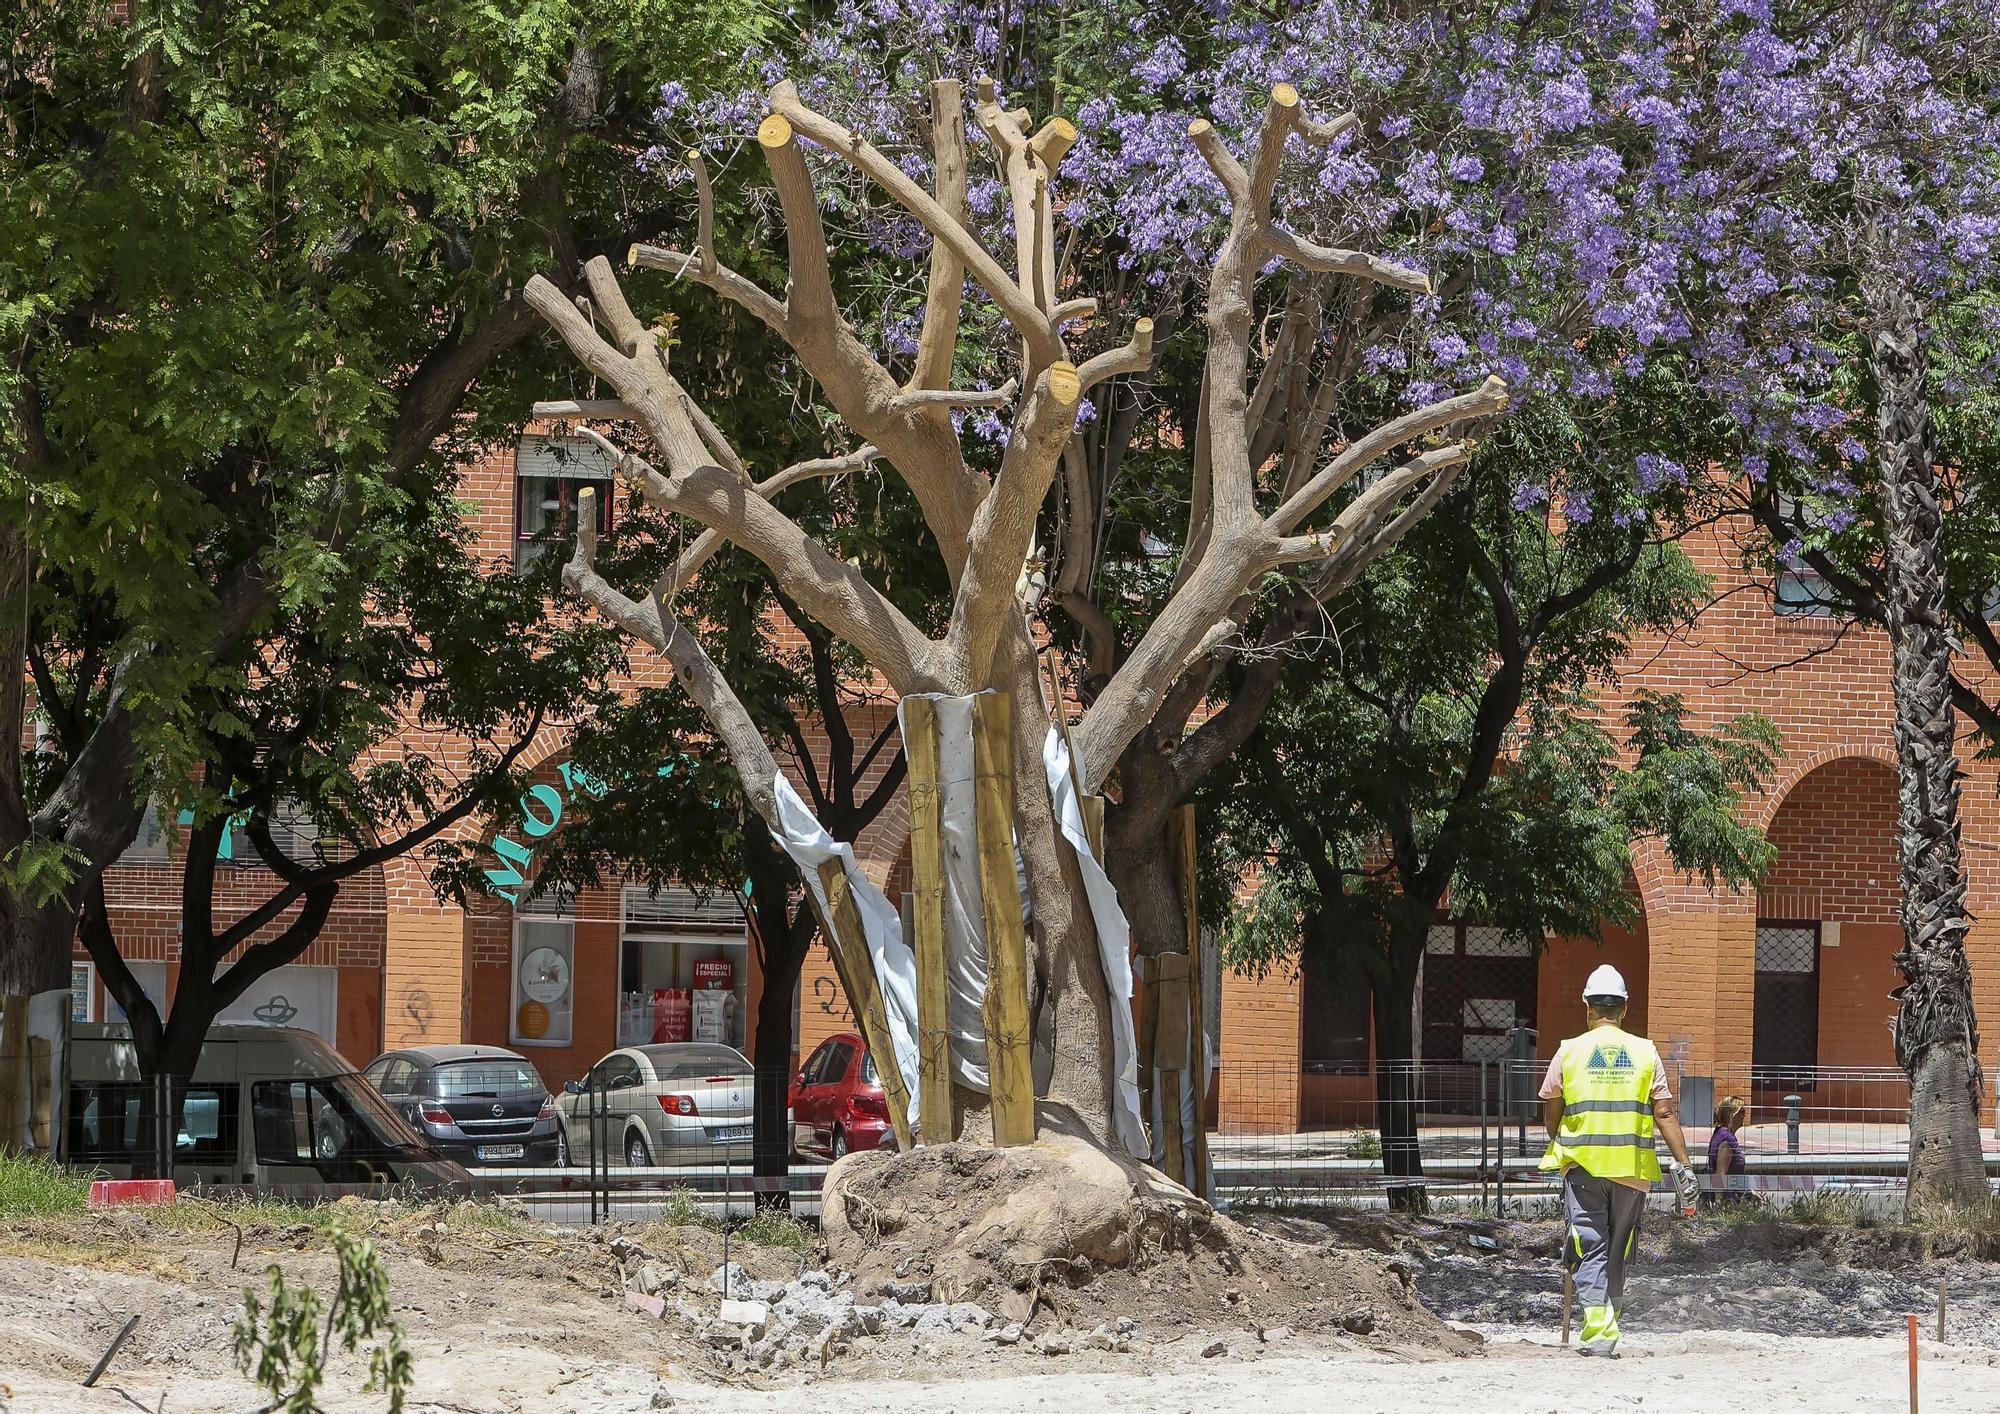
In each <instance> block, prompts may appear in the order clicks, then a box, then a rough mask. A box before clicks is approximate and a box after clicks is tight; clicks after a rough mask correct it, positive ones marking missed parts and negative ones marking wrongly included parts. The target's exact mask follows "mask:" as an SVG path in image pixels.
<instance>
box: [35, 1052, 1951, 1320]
mask: <svg viewBox="0 0 2000 1414" xmlns="http://www.w3.org/2000/svg"><path fill="white" fill-rule="evenodd" d="M51 1049H52V1048H51V1045H50V1041H49V1038H48V1037H47V1036H30V1037H29V1038H28V1142H29V1143H31V1144H33V1145H34V1146H35V1147H36V1148H37V1149H39V1150H41V1151H42V1153H44V1154H53V1153H55V1151H56V1127H55V1099H56V1097H55V1086H54V1085H52V1084H50V1083H49V1069H50V1053H51ZM1938 1329H1939V1330H1943V1329H1944V1287H1943V1285H1942V1284H1940V1285H1939V1287H1938ZM1938 1338H1939V1339H1940V1340H1942V1339H1943V1338H1944V1337H1942V1336H1939V1337H1938Z"/></svg>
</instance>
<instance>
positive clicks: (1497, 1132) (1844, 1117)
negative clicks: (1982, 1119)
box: [1211, 1058, 2000, 1204]
mask: <svg viewBox="0 0 2000 1414" xmlns="http://www.w3.org/2000/svg"><path fill="white" fill-rule="evenodd" d="M1546 1072H1547V1062H1546V1061H1545V1060H1536V1059H1533V1058H1526V1059H1520V1060H1498V1061H1483V1062H1462V1063H1461V1062H1424V1061H1420V1062H1410V1063H1401V1064H1391V1063H1381V1064H1371V1065H1365V1066H1362V1065H1356V1066H1342V1067H1335V1066H1324V1067H1318V1068H1307V1069H1304V1070H1301V1069H1299V1068H1295V1067H1292V1066H1285V1065H1262V1066H1260V1065H1242V1064H1231V1065H1227V1066H1225V1067H1224V1069H1223V1072H1222V1074H1221V1076H1220V1077H1219V1092H1220V1103H1219V1105H1218V1107H1217V1108H1218V1120H1219V1123H1218V1126H1217V1129H1218V1132H1217V1134H1216V1137H1215V1139H1214V1141H1213V1144H1212V1146H1211V1153H1212V1154H1213V1156H1214V1163H1215V1182H1216V1187H1217V1190H1218V1192H1219V1193H1221V1194H1222V1195H1223V1196H1225V1197H1231V1198H1235V1199H1238V1200H1258V1201H1271V1202H1287V1201H1292V1202H1296V1201H1354V1200H1361V1199H1364V1198H1367V1197H1370V1196H1374V1197H1380V1196H1381V1195H1383V1194H1384V1193H1385V1192H1391V1191H1393V1190H1394V1189H1396V1188H1397V1187H1399V1186H1405V1185H1408V1184H1411V1183H1421V1184H1423V1186H1424V1187H1425V1188H1426V1189H1427V1190H1428V1191H1429V1192H1430V1193H1431V1194H1432V1195H1433V1196H1436V1195H1445V1196H1453V1195H1456V1196H1458V1197H1461V1198H1466V1199H1470V1200H1472V1201H1475V1202H1479V1203H1482V1204H1487V1203H1492V1202H1494V1201H1495V1200H1496V1199H1498V1198H1500V1197H1501V1196H1503V1195H1506V1194H1509V1193H1511V1194H1513V1195H1515V1196H1516V1197H1519V1196H1526V1195H1532V1194H1533V1193H1534V1192H1536V1191H1537V1190H1544V1191H1546V1192H1547V1193H1548V1194H1550V1195H1552V1194H1553V1192H1554V1189H1555V1185H1556V1181H1557V1176H1556V1175H1555V1174H1553V1173H1549V1172H1545V1171H1543V1170H1542V1169H1541V1168H1540V1162H1541V1158H1542V1155H1543V1152H1544V1151H1545V1149H1546V1146H1547V1135H1546V1133H1545V1132H1544V1130H1543V1128H1542V1120H1541V1115H1542V1101H1541V1099H1540V1096H1539V1094H1538V1092H1539V1090H1540V1088H1541V1084H1542V1081H1543V1078H1544V1076H1545V1074H1546ZM1667 1078H1668V1083H1669V1085H1670V1086H1671V1087H1672V1088H1673V1090H1674V1092H1675V1095H1676V1097H1677V1107H1678V1110H1679V1114H1680V1118H1681V1121H1682V1124H1683V1128H1684V1132H1685V1134H1686V1138H1687V1143H1688V1147H1689V1149H1690V1151H1691V1154H1692V1156H1693V1159H1694V1163H1695V1167H1696V1168H1697V1169H1698V1170H1703V1171H1705V1170H1706V1168H1707V1158H1708V1144H1709V1137H1710V1134H1711V1132H1712V1129H1713V1122H1714V1118H1715V1109H1716V1105H1717V1102H1718V1101H1721V1100H1725V1099H1740V1100H1741V1102H1742V1103H1743V1104H1744V1106H1745V1110H1746V1114H1745V1118H1744V1119H1743V1121H1742V1122H1741V1123H1740V1124H1739V1125H1738V1126H1737V1127H1736V1130H1735V1133H1736V1137H1737V1141H1738V1144H1739V1146H1740V1150H1741V1152H1742V1154H1743V1156H1744V1158H1745V1160H1746V1162H1747V1164H1748V1174H1747V1176H1746V1178H1744V1179H1742V1180H1738V1181H1734V1182H1732V1183H1731V1184H1729V1185H1727V1186H1729V1187H1734V1188H1742V1189H1748V1190H1750V1191H1758V1190H1787V1189H1792V1188H1796V1187H1801V1186H1811V1185H1812V1184H1824V1183H1828V1182H1836V1181H1849V1180H1851V1181H1855V1182H1865V1183H1868V1184H1876V1183H1880V1182H1882V1181H1884V1180H1893V1179H1895V1178H1896V1177H1898V1176H1899V1175H1900V1173H1901V1171H1902V1169H1903V1167H1904V1166H1905V1164H1906V1163H1907V1159H1908V1152H1909V1094H1910V1092H1909V1082H1908V1080H1907V1078H1906V1077H1905V1076H1904V1074H1903V1072H1902V1071H1901V1070H1899V1069H1895V1068H1893V1067H1865V1066H1864V1067H1829V1066H1787V1067H1769V1068H1759V1067H1754V1066H1739V1067H1706V1066H1695V1065H1683V1066H1682V1067H1678V1068H1677V1067H1675V1066H1674V1065H1673V1064H1672V1063H1671V1062H1670V1063H1669V1068H1668V1076H1667ZM1986 1118H1987V1122H1988V1123H1987V1129H1986V1131H1985V1133H1986V1141H1985V1142H1986V1151H1987V1161H1988V1164H1989V1167H1991V1168H1992V1169H1993V1170H1994V1172H1995V1173H1996V1174H2000V1143H1996V1142H1995V1140H1994V1137H1993V1133H1992V1128H1991V1120H1992V1115H1991V1112H1990V1110H1989V1111H1988V1114H1987V1116H1986ZM1662 1152H1663V1153H1664V1152H1665V1150H1664V1146H1663V1147H1662ZM1715 1186H1717V1187H1720V1186H1723V1185H1720V1184H1717V1185H1715Z"/></svg>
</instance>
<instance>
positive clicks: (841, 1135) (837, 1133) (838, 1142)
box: [833, 1129, 847, 1159]
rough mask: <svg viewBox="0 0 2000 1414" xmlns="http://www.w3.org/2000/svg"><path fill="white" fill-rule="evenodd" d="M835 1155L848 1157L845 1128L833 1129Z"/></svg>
mask: <svg viewBox="0 0 2000 1414" xmlns="http://www.w3.org/2000/svg"><path fill="white" fill-rule="evenodd" d="M833 1156H834V1157H835V1158H836V1159H841V1158H845V1157H847V1131H846V1130H844V1129H836V1130H834V1131H833Z"/></svg>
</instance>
